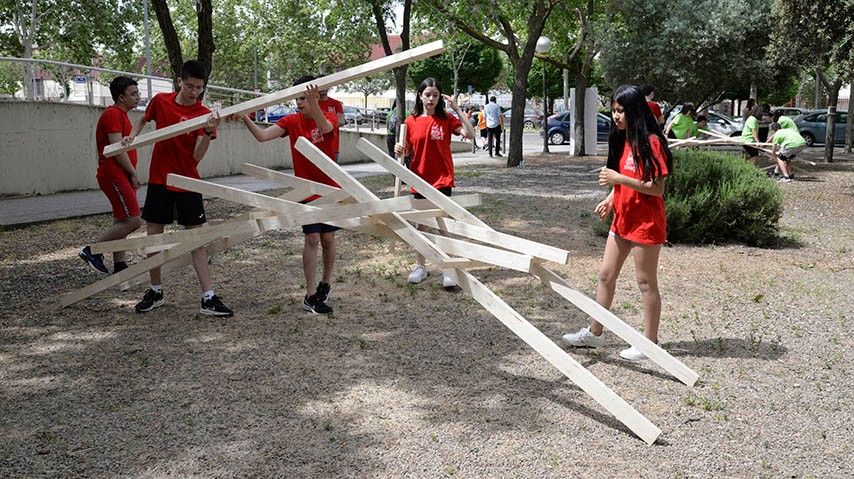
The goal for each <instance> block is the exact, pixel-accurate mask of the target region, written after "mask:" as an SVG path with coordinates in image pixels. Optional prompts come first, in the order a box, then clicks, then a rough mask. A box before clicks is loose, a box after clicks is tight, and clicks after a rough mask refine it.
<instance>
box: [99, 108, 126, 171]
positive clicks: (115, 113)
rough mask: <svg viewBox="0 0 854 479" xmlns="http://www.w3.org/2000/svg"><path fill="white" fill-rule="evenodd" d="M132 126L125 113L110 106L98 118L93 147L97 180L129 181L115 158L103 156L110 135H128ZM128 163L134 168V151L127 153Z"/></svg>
mask: <svg viewBox="0 0 854 479" xmlns="http://www.w3.org/2000/svg"><path fill="white" fill-rule="evenodd" d="M132 128H133V126H132V125H131V124H130V119H129V118H128V114H127V112H125V111H124V110H122V109H121V108H119V107H117V106H116V105H111V106H110V107H108V108H107V109H106V110H104V113H101V117H100V118H98V125H97V126H96V127H95V145H96V146H97V148H98V174H97V177H98V178H102V179H104V180H107V181H120V180H124V181H129V179H130V177H129V176H128V172H127V171H125V169H124V168H122V166H121V165H120V164H119V162H118V161H116V158H107V157H106V156H104V147H106V146H107V145H109V144H110V139H109V134H110V133H121V135H122V137H123V138H124V137H126V136H128V135H130V131H131V129H132ZM127 153H128V158H130V163H131V164H132V165H133V167H134V168H136V150H135V149H134V150H130V151H128V152H127Z"/></svg>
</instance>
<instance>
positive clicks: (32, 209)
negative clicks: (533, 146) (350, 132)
mask: <svg viewBox="0 0 854 479" xmlns="http://www.w3.org/2000/svg"><path fill="white" fill-rule="evenodd" d="M505 161H506V160H505V159H504V158H495V159H493V158H490V157H489V156H488V155H487V154H486V152H485V151H481V152H478V153H471V152H466V153H455V154H454V164H455V165H457V166H463V165H470V164H479V163H486V164H489V163H494V164H495V165H496V166H497V167H500V166H504V164H505ZM342 166H343V168H344V169H345V170H346V171H348V172H349V173H350V174H351V175H353V176H354V177H356V178H359V177H365V176H375V175H382V174H385V173H386V171H385V169H383V168H382V167H381V166H380V165H378V164H376V163H373V162H370V163H353V164H348V165H342ZM282 171H283V172H284V173H288V174H293V170H282ZM206 181H210V182H212V183H217V184H220V185H225V186H231V187H234V188H240V189H242V190H247V191H253V192H258V191H265V190H271V189H277V188H281V187H282V186H281V185H279V184H277V183H273V182H270V181H267V180H261V179H258V178H254V177H251V176H246V175H234V176H222V177H218V178H208V179H206ZM145 193H146V187H145V186H143V187H142V188H140V189H139V191H138V193H137V198H138V199H139V204H140V206H142V205H143V203H145ZM110 211H111V208H110V203H109V201H107V198H106V196H104V194H103V193H102V192H101V190H87V191H72V192H69V193H57V194H53V195H41V196H26V197H20V198H9V199H0V230H3V229H7V228H11V227H21V226H26V225H29V224H34V223H42V222H45V221H53V220H58V219H63V218H77V217H81V216H89V215H96V214H102V213H109V212H110Z"/></svg>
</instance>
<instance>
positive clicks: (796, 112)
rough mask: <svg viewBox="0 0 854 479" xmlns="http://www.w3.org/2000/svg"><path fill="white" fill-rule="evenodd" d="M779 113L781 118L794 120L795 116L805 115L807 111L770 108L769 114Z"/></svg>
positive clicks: (792, 108) (791, 108) (790, 107)
mask: <svg viewBox="0 0 854 479" xmlns="http://www.w3.org/2000/svg"><path fill="white" fill-rule="evenodd" d="M778 111H779V112H780V114H781V115H783V116H788V117H789V118H794V117H796V116H801V115H803V114H804V113H807V112H808V111H809V110H805V109H803V108H795V107H792V106H781V107H779V108H772V109H771V113H775V112H778Z"/></svg>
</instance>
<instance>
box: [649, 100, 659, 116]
mask: <svg viewBox="0 0 854 479" xmlns="http://www.w3.org/2000/svg"><path fill="white" fill-rule="evenodd" d="M646 104H647V105H649V109H650V110H652V116H654V117H655V119H656V120H658V119H659V118H660V117H661V107H660V106H658V103H656V102H654V101H649V100H647V101H646Z"/></svg>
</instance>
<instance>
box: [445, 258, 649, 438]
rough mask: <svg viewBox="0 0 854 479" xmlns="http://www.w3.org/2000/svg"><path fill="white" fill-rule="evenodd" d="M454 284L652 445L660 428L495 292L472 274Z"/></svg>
mask: <svg viewBox="0 0 854 479" xmlns="http://www.w3.org/2000/svg"><path fill="white" fill-rule="evenodd" d="M455 271H456V274H455V276H456V280H457V284H458V285H459V286H460V287H461V288H462V289H463V291H465V292H467V293H468V294H469V295H471V297H472V298H474V299H475V300H476V301H477V302H478V303H480V304H481V305H482V306H483V307H484V308H486V310H487V311H489V312H490V313H492V315H493V316H495V317H496V318H498V320H499V321H501V322H502V323H504V325H505V326H507V327H508V328H509V329H510V330H511V331H513V333H514V334H516V336H519V337H520V338H521V339H522V340H523V341H525V343H527V344H528V346H530V347H531V348H533V349H534V351H536V352H537V353H539V354H540V355H541V356H542V357H543V358H545V359H546V360H547V361H548V362H550V363H551V364H552V365H553V366H554V367H556V368H557V369H558V370H559V371H560V372H561V373H563V374H564V375H565V376H566V377H568V378H569V379H571V380H572V382H574V383H575V384H576V385H577V386H578V387H579V388H581V389H582V390H583V391H584V392H586V393H587V394H589V395H590V397H592V398H593V399H595V400H596V402H598V403H599V404H601V405H602V407H604V408H605V409H606V410H608V412H610V413H611V414H613V415H614V416H615V417H616V418H617V419H619V420H620V422H622V423H623V424H625V425H626V426H627V427H628V428H629V429H631V430H632V432H634V433H635V434H637V435H638V437H640V438H641V439H643V440H644V441H645V442H646V443H647V444H652V443H654V442H655V440H656V439H657V438H658V436H659V435H660V434H661V429H659V428H658V427H656V425H655V424H653V423H652V422H650V420H649V419H647V418H646V417H644V416H643V415H642V414H641V413H639V412H638V411H637V410H635V409H634V408H633V407H632V406H631V405H629V403H627V402H626V401H624V400H623V398H621V397H620V396H618V395H617V393H615V392H614V391H612V390H611V389H610V388H609V387H608V386H606V385H605V384H604V383H603V382H602V381H600V380H599V379H598V378H597V377H596V376H594V375H593V374H592V373H591V372H590V371H588V370H587V369H585V368H584V366H582V365H581V364H579V363H578V361H576V360H575V359H573V358H572V356H570V355H569V354H567V352H566V351H564V350H563V349H561V348H560V347H559V346H558V345H556V344H555V343H554V342H553V341H552V340H551V339H549V338H548V337H547V336H546V335H545V334H543V333H542V332H541V331H540V330H539V329H537V328H536V327H535V326H534V325H532V324H531V323H530V322H528V321H527V320H526V319H525V318H524V317H523V316H522V315H521V314H519V313H518V312H516V311H515V310H514V309H513V308H511V307H510V306H509V305H508V304H507V303H505V302H504V301H502V300H501V298H499V297H498V296H497V295H496V294H495V293H493V292H492V291H491V290H490V289H489V288H487V287H486V286H485V285H483V283H481V282H480V281H478V280H477V279H476V278H475V277H474V276H472V275H471V273H469V272H467V271H465V270H462V269H457V270H455Z"/></svg>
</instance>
